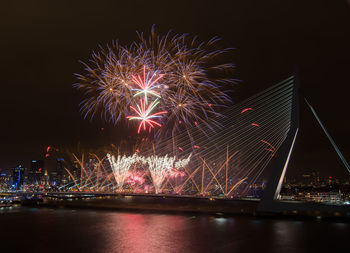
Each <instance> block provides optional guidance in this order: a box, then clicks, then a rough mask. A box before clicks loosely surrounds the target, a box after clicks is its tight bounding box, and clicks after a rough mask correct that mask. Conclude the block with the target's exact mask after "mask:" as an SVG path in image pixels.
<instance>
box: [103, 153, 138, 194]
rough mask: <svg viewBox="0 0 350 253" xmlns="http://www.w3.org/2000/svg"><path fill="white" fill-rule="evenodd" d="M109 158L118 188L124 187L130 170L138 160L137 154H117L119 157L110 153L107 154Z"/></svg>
mask: <svg viewBox="0 0 350 253" xmlns="http://www.w3.org/2000/svg"><path fill="white" fill-rule="evenodd" d="M107 159H108V161H109V163H110V165H111V168H112V171H113V175H114V178H115V181H116V182H117V185H118V188H119V189H120V188H122V187H123V185H124V182H125V180H126V178H127V177H128V176H129V170H130V168H131V166H132V165H133V164H135V163H136V162H137V160H138V157H137V155H136V154H134V155H133V156H125V155H124V156H120V155H118V156H117V159H116V158H115V157H114V156H113V155H110V154H107Z"/></svg>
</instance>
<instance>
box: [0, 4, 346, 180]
mask: <svg viewBox="0 0 350 253" xmlns="http://www.w3.org/2000/svg"><path fill="white" fill-rule="evenodd" d="M4 2H6V3H4ZM152 24H155V25H156V26H157V28H158V30H159V31H160V32H163V33H165V32H166V31H168V30H169V29H172V30H173V31H174V32H176V33H190V34H197V35H199V37H200V38H202V39H203V40H205V39H208V38H210V37H212V36H215V35H217V36H220V37H222V38H223V40H224V43H225V44H226V45H227V46H229V47H235V48H236V50H235V52H234V55H233V59H232V61H233V62H234V63H235V64H236V65H237V71H236V76H235V77H236V78H238V79H240V80H242V82H241V84H240V85H239V86H237V87H236V88H235V89H234V94H233V98H234V100H235V101H239V100H242V99H243V98H246V97H247V96H249V95H251V94H254V93H256V92H258V91H260V90H263V89H264V88H266V87H268V86H270V85H273V84H275V83H276V82H278V81H280V80H282V79H284V78H286V77H288V76H289V75H291V74H292V73H293V70H294V68H295V66H297V68H298V70H299V74H300V80H301V86H302V89H303V91H304V94H306V96H307V97H308V98H309V100H310V102H311V103H312V104H313V105H314V107H315V108H316V110H317V111H318V113H319V115H320V117H321V118H322V119H323V121H324V123H325V125H326V126H327V128H328V129H329V131H330V133H331V134H332V135H333V137H334V139H335V140H336V142H337V143H338V145H339V147H340V148H341V150H342V151H343V153H344V155H345V156H346V158H347V159H348V160H349V159H350V144H349V108H350V106H349V105H350V102H349V100H348V97H349V88H348V85H349V84H350V75H349V71H350V62H349V61H350V6H349V4H348V3H347V2H346V1H329V0H326V1H324V0H318V1H313V0H308V1H305V0H302V1H290V0H284V1H280V0H275V1H249V0H242V1H203V0H202V1H189V0H187V1H151V0H150V1H87V0H85V1H45V0H42V1H34V0H33V1H24V0H23V1H2V3H1V6H0V48H1V57H0V73H1V75H0V83H1V87H2V90H1V92H0V103H1V107H0V108H1V116H2V117H1V118H2V121H1V131H0V133H1V136H0V140H1V142H0V143H1V144H0V151H1V153H0V154H1V155H0V166H1V167H0V168H4V167H8V166H14V165H16V164H18V163H25V165H27V164H28V162H29V161H30V159H38V158H40V157H41V156H43V151H44V148H45V146H47V145H53V146H59V147H61V146H73V145H76V144H77V142H78V141H81V142H82V143H83V144H86V145H103V144H109V143H112V142H113V140H115V138H117V137H116V136H118V131H117V130H116V128H114V127H113V126H110V125H106V124H104V123H103V122H100V121H96V122H95V123H90V122H89V121H87V120H84V119H83V118H82V116H81V115H80V113H79V111H78V103H79V100H80V96H79V93H78V92H77V91H75V90H74V89H73V88H72V84H73V83H74V82H75V79H74V75H73V74H74V73H81V72H82V71H83V67H82V65H81V64H80V63H79V62H78V61H79V60H83V61H87V60H88V58H89V56H90V53H91V51H92V50H95V49H97V46H98V44H101V45H105V44H106V43H109V42H111V41H112V40H116V39H119V41H120V42H121V43H122V44H127V43H130V42H132V41H133V40H134V39H136V33H135V31H136V30H139V31H146V32H147V31H149V30H150V28H151V26H152ZM307 110H308V109H307V108H306V107H302V115H301V120H302V123H301V125H302V130H301V135H300V136H299V137H300V138H299V140H298V142H297V147H296V152H295V154H294V155H293V159H295V161H298V162H294V163H292V167H294V168H293V169H294V170H298V169H299V170H300V169H310V168H315V169H318V168H320V169H322V170H324V171H325V170H326V169H328V170H329V171H331V172H332V173H333V171H335V170H336V169H335V167H337V168H339V169H340V170H344V168H343V167H342V165H341V163H340V162H339V159H338V158H337V157H336V155H335V153H334V152H333V150H332V147H331V146H330V145H329V143H328V142H327V139H325V137H324V136H323V133H322V131H321V130H320V129H319V127H318V125H317V123H316V122H315V121H314V120H313V119H312V118H311V114H310V113H309V112H308V111H307ZM102 126H103V127H105V128H106V130H105V131H104V132H103V134H102V133H101V131H100V127H102ZM322 159H323V160H326V161H328V162H326V163H324V162H323V160H322ZM330 161H332V162H330ZM333 167H334V168H333Z"/></svg>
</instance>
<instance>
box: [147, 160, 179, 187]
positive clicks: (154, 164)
mask: <svg viewBox="0 0 350 253" xmlns="http://www.w3.org/2000/svg"><path fill="white" fill-rule="evenodd" d="M174 162H175V157H168V156H167V155H166V156H163V157H158V156H151V157H147V163H148V169H149V171H150V173H151V177H152V181H153V186H154V189H155V192H156V193H160V189H161V187H162V184H163V182H164V179H165V177H166V176H167V174H168V173H169V172H170V171H171V169H172V168H173V165H174Z"/></svg>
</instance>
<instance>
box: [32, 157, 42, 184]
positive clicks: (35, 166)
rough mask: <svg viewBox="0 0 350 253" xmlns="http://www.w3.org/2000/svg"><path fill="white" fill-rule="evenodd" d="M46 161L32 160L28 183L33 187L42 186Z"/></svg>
mask: <svg viewBox="0 0 350 253" xmlns="http://www.w3.org/2000/svg"><path fill="white" fill-rule="evenodd" d="M44 171H45V169H44V161H43V160H32V162H31V163H30V169H29V173H28V183H29V184H32V185H40V184H41V183H42V180H43V175H44Z"/></svg>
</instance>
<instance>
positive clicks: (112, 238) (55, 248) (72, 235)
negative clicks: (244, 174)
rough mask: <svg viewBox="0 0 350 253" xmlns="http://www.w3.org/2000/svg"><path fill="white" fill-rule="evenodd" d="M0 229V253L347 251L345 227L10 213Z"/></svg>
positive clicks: (201, 218) (158, 216) (51, 212)
mask: <svg viewBox="0 0 350 253" xmlns="http://www.w3.org/2000/svg"><path fill="white" fill-rule="evenodd" d="M0 224H1V229H0V242H1V246H2V247H1V252H21V251H22V252H28V251H30V252H36V253H40V252H103V253H105V252H128V253H129V252H130V253H134V252H137V253H142V252H151V253H152V252H181V253H182V252H185V253H187V252H189V253H191V252H279V253H280V252H324V251H325V250H326V249H327V250H328V249H331V251H332V252H340V251H341V252H349V251H350V246H349V245H348V243H347V241H348V239H347V237H348V235H349V233H350V223H344V222H327V221H323V220H321V221H315V220H304V221H295V220H278V219H258V218H252V217H234V218H232V217H220V216H219V217H217V216H201V215H198V216H185V215H170V214H167V215H166V214H164V215H161V214H149V213H148V214H138V213H126V212H107V211H88V210H76V211H72V210H68V209H59V210H58V209H56V210H53V209H51V210H50V209H29V208H27V209H26V208H13V209H12V210H11V209H8V210H7V211H3V212H2V213H1V215H0ZM18 242H22V243H18Z"/></svg>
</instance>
